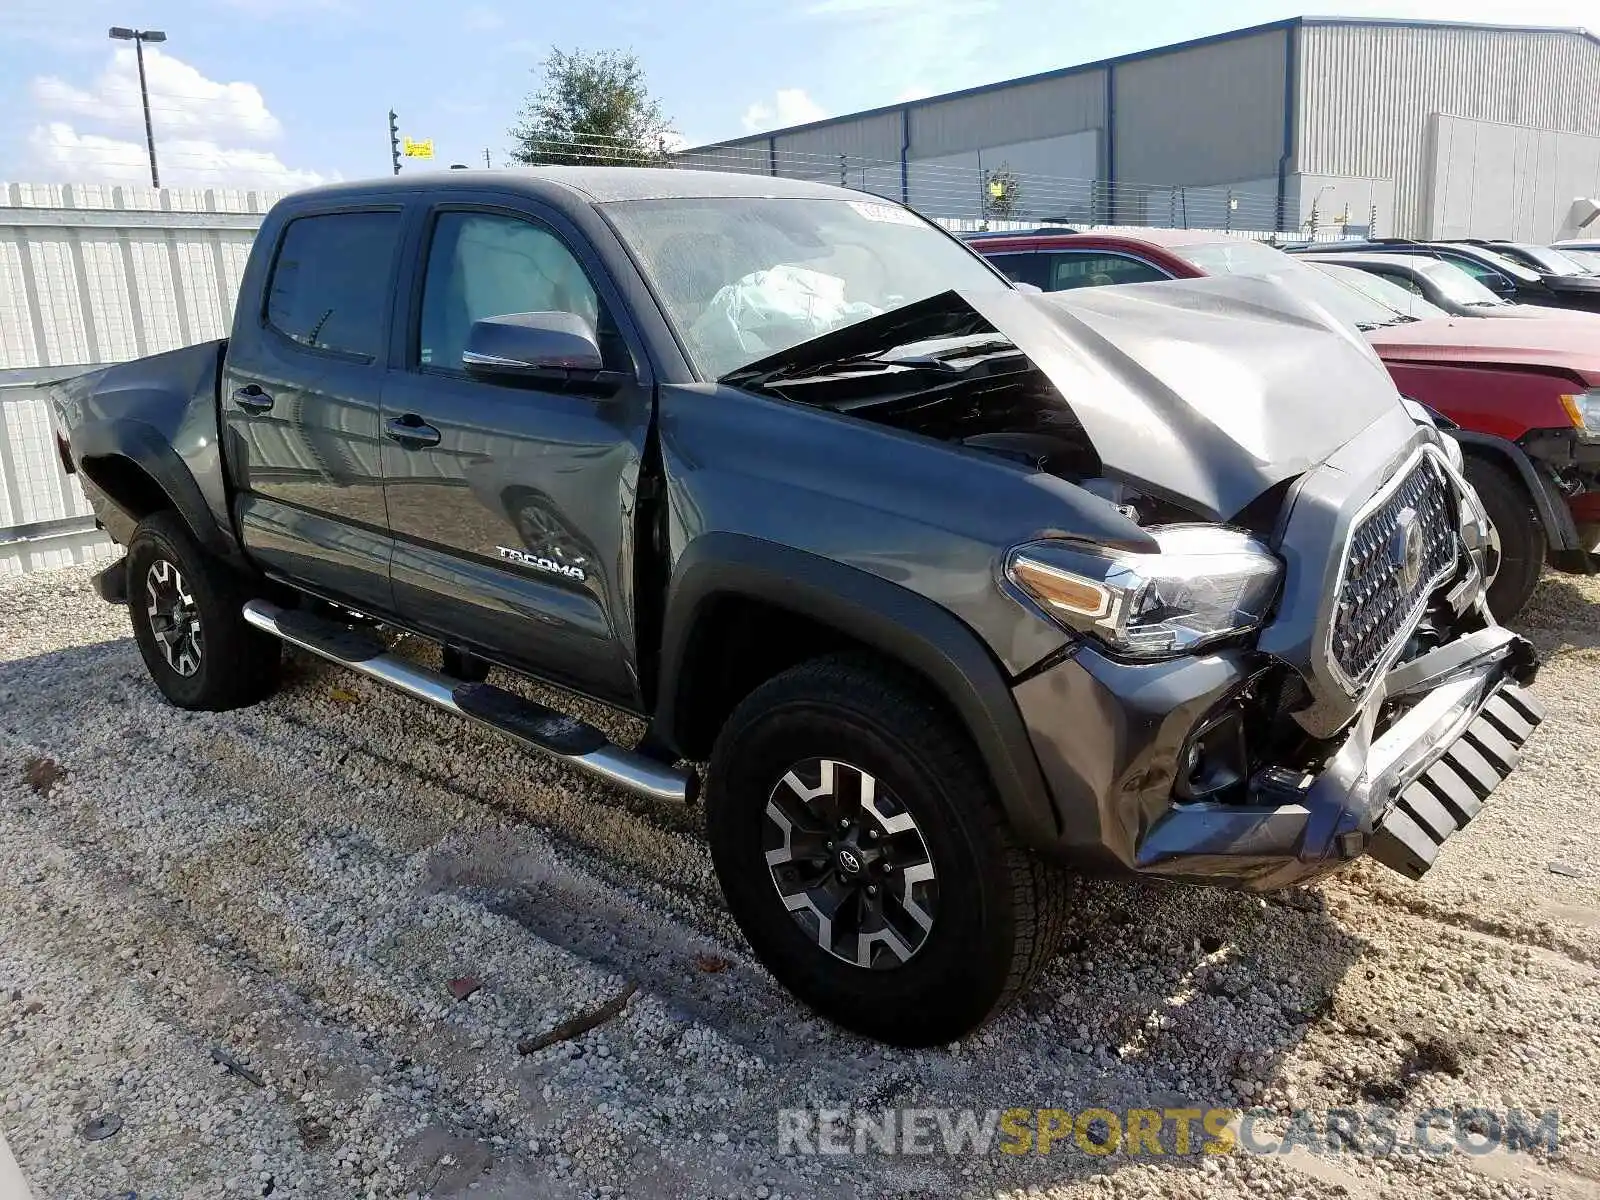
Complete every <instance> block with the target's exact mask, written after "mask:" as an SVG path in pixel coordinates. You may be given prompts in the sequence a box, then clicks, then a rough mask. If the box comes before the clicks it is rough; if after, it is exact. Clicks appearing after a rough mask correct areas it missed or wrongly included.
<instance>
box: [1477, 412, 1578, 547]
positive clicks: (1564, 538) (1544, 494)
mask: <svg viewBox="0 0 1600 1200" xmlns="http://www.w3.org/2000/svg"><path fill="white" fill-rule="evenodd" d="M1448 436H1450V437H1453V438H1455V439H1456V441H1458V442H1460V443H1461V446H1462V449H1463V450H1467V451H1468V452H1471V451H1477V452H1479V454H1480V456H1481V457H1484V458H1497V459H1499V460H1501V461H1502V462H1503V463H1504V464H1505V465H1506V466H1508V467H1509V468H1510V469H1511V471H1512V472H1513V474H1515V475H1516V476H1517V478H1519V479H1521V480H1522V483H1523V486H1524V487H1526V488H1527V489H1528V494H1529V495H1530V496H1532V497H1533V506H1534V508H1536V509H1537V510H1538V512H1539V520H1540V521H1541V522H1542V523H1543V524H1544V530H1545V538H1546V539H1547V540H1548V541H1549V543H1550V550H1551V551H1552V552H1553V553H1559V552H1561V551H1564V550H1582V549H1584V546H1583V543H1582V542H1581V541H1579V539H1578V526H1577V525H1576V523H1574V521H1573V519H1572V512H1571V510H1570V509H1568V508H1567V502H1566V500H1565V499H1564V498H1563V497H1562V495H1561V493H1560V492H1559V491H1557V490H1556V485H1555V484H1553V483H1552V482H1550V479H1549V477H1548V476H1546V475H1545V474H1544V472H1543V471H1541V470H1539V468H1538V467H1537V466H1535V465H1534V462H1533V460H1532V459H1531V458H1529V457H1528V455H1527V452H1526V451H1524V450H1523V449H1522V447H1521V446H1519V445H1517V444H1516V443H1515V442H1512V441H1507V440H1506V439H1505V438H1502V437H1495V436H1494V435H1493V434H1489V433H1473V432H1472V431H1470V430H1467V429H1452V430H1450V432H1449V434H1448Z"/></svg>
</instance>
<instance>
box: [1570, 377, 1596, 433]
mask: <svg viewBox="0 0 1600 1200" xmlns="http://www.w3.org/2000/svg"><path fill="white" fill-rule="evenodd" d="M1561 407H1562V408H1564V409H1566V410H1567V416H1568V417H1570V418H1571V420H1572V423H1573V424H1574V425H1575V426H1577V429H1578V432H1579V433H1581V434H1583V435H1585V436H1586V437H1600V388H1596V389H1594V390H1592V391H1587V392H1578V393H1577V394H1576V395H1568V396H1562V397H1561Z"/></svg>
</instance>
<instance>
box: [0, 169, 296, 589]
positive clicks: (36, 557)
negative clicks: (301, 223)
mask: <svg viewBox="0 0 1600 1200" xmlns="http://www.w3.org/2000/svg"><path fill="white" fill-rule="evenodd" d="M277 198H278V197H277V195H276V194H273V193H262V192H251V191H241V190H234V189H225V188H212V189H204V190H199V189H181V188H162V189H160V190H159V191H158V190H155V189H151V188H127V187H97V186H93V185H80V184H56V185H30V184H19V183H12V184H0V575H9V574H18V573H21V572H23V571H29V570H36V569H39V568H41V567H54V566H64V565H66V564H68V563H72V562H90V561H96V560H97V559H100V558H103V557H106V556H107V555H109V554H110V553H111V552H112V548H111V547H110V544H109V543H108V542H107V541H106V540H105V538H104V537H103V536H102V535H100V534H99V533H98V532H97V531H96V530H95V528H94V519H93V514H92V513H91V512H90V510H89V506H88V503H87V501H85V500H84V498H83V493H82V491H81V490H80V489H79V487H78V484H77V481H76V480H75V479H73V477H72V476H70V475H68V474H67V473H66V472H65V471H64V470H63V469H62V465H61V461H60V458H59V456H58V455H57V453H56V447H55V439H54V436H53V434H52V430H51V422H50V412H49V406H48V402H47V400H46V397H45V393H44V391H43V390H42V388H41V386H40V385H42V384H45V383H48V382H49V381H50V380H52V379H60V378H64V377H67V376H70V375H75V374H78V373H80V372H82V371H86V370H90V369H92V368H93V367H95V366H98V365H101V364H104V363H111V362H120V361H123V360H126V359H130V358H136V357H138V356H140V355H143V354H154V353H157V352H159V351H162V350H170V349H174V348H176V347H178V346H186V345H191V344H193V343H195V342H201V341H205V340H207V339H209V338H216V337H221V336H223V335H224V334H225V333H226V331H227V329H228V327H229V325H230V324H231V322H232V319H233V303H234V297H235V296H236V295H237V293H238V289H239V278H240V275H241V274H242V272H243V270H244V263H245V259H246V258H247V257H248V256H249V253H250V245H251V242H252V241H254V239H255V232H256V229H257V228H258V227H259V225H260V223H261V218H262V215H263V214H264V213H265V212H266V210H267V209H268V208H270V207H271V206H272V204H273V202H274V201H275V200H277Z"/></svg>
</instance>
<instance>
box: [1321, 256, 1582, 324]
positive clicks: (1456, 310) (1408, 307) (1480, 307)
mask: <svg viewBox="0 0 1600 1200" xmlns="http://www.w3.org/2000/svg"><path fill="white" fill-rule="evenodd" d="M1334 244H1335V245H1337V243H1334ZM1305 256H1306V258H1308V259H1310V260H1311V261H1313V262H1317V263H1338V264H1340V265H1341V266H1345V267H1353V268H1355V269H1356V270H1358V271H1364V272H1366V273H1367V274H1368V275H1371V276H1373V277H1374V278H1377V279H1380V280H1383V281H1385V282H1387V283H1389V284H1391V285H1393V287H1394V288H1396V289H1399V290H1400V291H1402V292H1404V293H1407V294H1409V295H1410V296H1411V297H1412V298H1413V300H1414V301H1420V302H1421V303H1420V304H1418V303H1409V302H1408V303H1407V304H1405V305H1402V304H1399V303H1397V302H1398V301H1399V300H1400V299H1401V297H1400V295H1397V294H1396V293H1395V292H1393V291H1382V290H1379V291H1374V292H1370V293H1369V294H1371V295H1373V297H1374V299H1377V300H1380V301H1382V302H1383V303H1385V304H1389V305H1390V306H1391V307H1394V308H1398V309H1399V310H1400V311H1401V312H1403V313H1405V314H1406V315H1407V316H1412V317H1439V316H1453V317H1497V318H1499V317H1514V318H1518V319H1521V318H1525V317H1544V316H1548V315H1550V314H1551V313H1554V312H1563V311H1565V310H1563V309H1553V308H1549V307H1546V306H1544V305H1539V304H1517V303H1513V302H1512V301H1510V300H1504V299H1502V298H1501V297H1499V296H1497V295H1496V294H1495V293H1494V292H1491V291H1490V290H1489V289H1488V288H1486V287H1484V286H1483V284H1481V283H1479V282H1478V280H1477V279H1475V278H1474V277H1473V276H1472V275H1471V274H1469V273H1468V272H1466V271H1463V270H1462V269H1461V268H1460V267H1458V266H1456V265H1455V264H1453V263H1448V262H1445V261H1444V260H1443V259H1438V258H1430V257H1427V256H1426V255H1420V254H1373V253H1360V252H1355V251H1349V250H1319V249H1310V250H1307V251H1306V252H1305Z"/></svg>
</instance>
